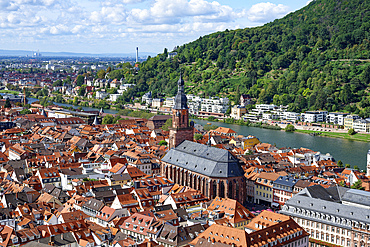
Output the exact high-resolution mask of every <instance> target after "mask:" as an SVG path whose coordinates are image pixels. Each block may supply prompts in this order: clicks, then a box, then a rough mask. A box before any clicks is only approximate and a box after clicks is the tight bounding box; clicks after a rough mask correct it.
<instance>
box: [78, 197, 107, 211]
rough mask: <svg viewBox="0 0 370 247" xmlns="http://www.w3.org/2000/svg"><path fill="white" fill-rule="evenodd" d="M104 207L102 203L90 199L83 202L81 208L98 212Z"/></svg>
mask: <svg viewBox="0 0 370 247" xmlns="http://www.w3.org/2000/svg"><path fill="white" fill-rule="evenodd" d="M103 206H104V203H103V202H102V201H99V200H96V199H94V198H91V199H90V200H88V201H87V202H85V203H84V204H83V205H82V207H85V208H89V209H91V210H95V211H100V209H102V208H103Z"/></svg>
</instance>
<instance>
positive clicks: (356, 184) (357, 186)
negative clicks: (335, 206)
mask: <svg viewBox="0 0 370 247" xmlns="http://www.w3.org/2000/svg"><path fill="white" fill-rule="evenodd" d="M351 189H356V190H365V188H364V187H362V181H361V179H359V180H357V181H356V182H354V183H353V184H352V186H351Z"/></svg>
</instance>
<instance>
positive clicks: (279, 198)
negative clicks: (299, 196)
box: [272, 176, 298, 207]
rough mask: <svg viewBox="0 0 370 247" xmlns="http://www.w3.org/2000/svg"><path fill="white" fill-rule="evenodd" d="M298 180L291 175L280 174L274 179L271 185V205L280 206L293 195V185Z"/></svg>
mask: <svg viewBox="0 0 370 247" xmlns="http://www.w3.org/2000/svg"><path fill="white" fill-rule="evenodd" d="M297 182H298V179H295V178H294V177H291V176H280V177H279V178H278V179H276V180H275V182H274V185H273V195H274V196H273V202H272V206H276V207H279V206H282V205H284V204H285V202H286V201H288V200H289V199H290V198H292V196H293V188H294V185H295V184H296V183H297Z"/></svg>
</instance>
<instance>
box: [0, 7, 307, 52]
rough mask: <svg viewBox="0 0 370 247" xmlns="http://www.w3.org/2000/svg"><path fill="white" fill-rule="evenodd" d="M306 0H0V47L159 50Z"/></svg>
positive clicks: (275, 14) (279, 13)
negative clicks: (136, 48)
mask: <svg viewBox="0 0 370 247" xmlns="http://www.w3.org/2000/svg"><path fill="white" fill-rule="evenodd" d="M307 3H308V0H270V1H263V0H262V1H261V0H214V1H212V0H0V49H6V50H40V52H41V53H42V52H43V51H44V52H45V51H54V52H60V51H64V52H83V53H131V52H134V51H135V47H136V46H138V47H139V51H146V52H153V53H160V52H163V49H164V48H165V47H167V48H168V49H169V50H171V49H172V48H173V47H175V46H176V45H182V44H184V43H187V42H190V41H193V40H195V39H197V38H198V37H199V36H203V35H206V34H209V33H212V32H216V31H223V30H225V29H236V28H245V27H253V26H259V25H263V24H264V23H266V22H270V21H272V20H274V19H276V18H280V17H283V16H284V15H286V14H287V13H289V12H291V11H294V10H297V9H300V8H302V7H304V6H305V5H306V4H307Z"/></svg>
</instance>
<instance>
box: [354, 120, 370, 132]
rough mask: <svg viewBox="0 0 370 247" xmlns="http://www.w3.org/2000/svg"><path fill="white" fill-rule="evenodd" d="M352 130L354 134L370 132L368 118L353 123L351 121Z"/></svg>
mask: <svg viewBox="0 0 370 247" xmlns="http://www.w3.org/2000/svg"><path fill="white" fill-rule="evenodd" d="M352 128H353V129H354V130H355V131H356V132H364V133H369V132H370V118H367V119H356V120H355V121H353V124H352Z"/></svg>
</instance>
